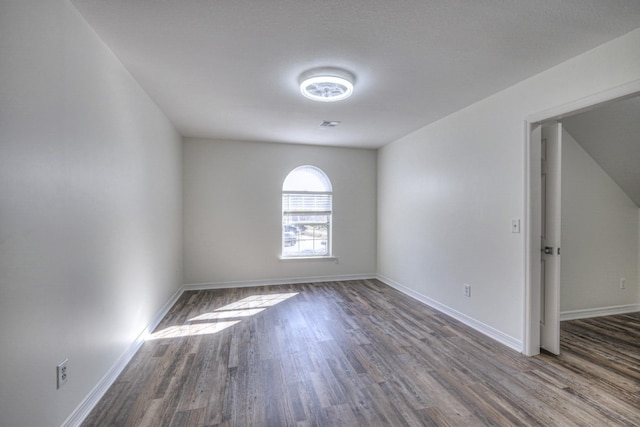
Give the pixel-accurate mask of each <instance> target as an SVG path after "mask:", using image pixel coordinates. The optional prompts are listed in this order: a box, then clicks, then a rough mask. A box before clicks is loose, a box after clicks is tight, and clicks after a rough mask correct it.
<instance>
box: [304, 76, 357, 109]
mask: <svg viewBox="0 0 640 427" xmlns="http://www.w3.org/2000/svg"><path fill="white" fill-rule="evenodd" d="M353 81H354V77H353V74H351V73H350V72H348V71H346V70H342V69H340V68H314V69H312V70H309V71H307V72H305V73H303V74H302V75H301V76H300V93H302V95H304V96H305V97H306V98H309V99H312V100H314V101H320V102H334V101H341V100H343V99H347V98H348V97H350V96H351V94H352V93H353Z"/></svg>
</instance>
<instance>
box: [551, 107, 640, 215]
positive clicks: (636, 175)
mask: <svg viewBox="0 0 640 427" xmlns="http://www.w3.org/2000/svg"><path fill="white" fill-rule="evenodd" d="M562 123H563V126H564V127H565V129H566V130H567V132H569V133H570V134H571V136H572V137H573V138H574V139H575V140H576V141H577V142H578V143H579V144H580V145H581V146H582V148H584V150H585V151H586V152H587V153H589V155H590V156H591V157H592V158H593V159H594V160H595V161H596V163H598V165H600V167H601V168H602V169H603V170H604V171H605V172H606V173H607V174H608V175H609V176H610V177H611V178H612V179H613V180H614V181H615V182H616V184H618V186H619V187H620V188H621V189H622V190H623V191H624V192H625V193H626V194H627V195H628V196H629V197H630V198H631V199H632V200H633V201H634V202H635V204H636V205H637V206H640V96H635V97H632V98H629V99H625V100H622V101H616V102H612V103H610V104H607V105H604V106H601V107H598V108H596V109H593V110H590V111H587V112H584V113H581V114H578V115H575V116H571V117H568V118H565V119H563V120H562Z"/></svg>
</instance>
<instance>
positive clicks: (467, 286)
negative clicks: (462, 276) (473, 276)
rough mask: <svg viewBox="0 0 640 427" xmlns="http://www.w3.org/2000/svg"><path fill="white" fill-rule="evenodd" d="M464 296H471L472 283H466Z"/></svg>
mask: <svg viewBox="0 0 640 427" xmlns="http://www.w3.org/2000/svg"><path fill="white" fill-rule="evenodd" d="M464 296H465V297H470V296H471V285H468V284H466V283H465V284H464Z"/></svg>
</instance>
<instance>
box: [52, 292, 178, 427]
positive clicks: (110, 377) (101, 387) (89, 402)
mask: <svg viewBox="0 0 640 427" xmlns="http://www.w3.org/2000/svg"><path fill="white" fill-rule="evenodd" d="M182 292H183V289H182V288H180V289H179V290H178V291H176V293H175V294H173V295H172V296H171V298H170V299H169V301H167V303H166V304H165V305H164V306H163V307H162V308H161V309H160V310H159V311H158V312H157V313H156V315H155V316H154V317H153V319H152V321H151V323H149V325H148V326H147V327H146V328H145V329H144V330H143V331H142V332H141V333H140V334H139V335H138V337H137V338H136V339H135V340H134V341H133V342H132V343H131V344H130V345H129V346H128V347H127V348H126V349H125V351H124V352H123V353H122V354H121V355H120V357H118V359H117V360H116V363H115V364H114V365H113V366H112V367H111V369H109V371H108V372H107V373H106V374H105V376H104V377H102V379H101V380H100V381H99V382H98V384H96V386H95V387H94V388H93V390H91V391H90V392H89V394H88V395H87V397H85V398H84V399H83V400H82V402H80V405H78V407H77V408H76V409H75V410H74V411H73V412H72V413H71V415H69V417H68V418H67V419H66V420H65V422H64V423H62V427H77V426H80V424H82V422H83V421H84V419H85V418H86V417H87V416H88V415H89V413H90V412H91V410H92V409H93V408H94V407H95V406H96V405H97V404H98V402H99V401H100V399H102V396H104V394H105V393H106V392H107V390H109V387H111V385H112V384H113V383H114V382H115V381H116V379H117V378H118V376H119V375H120V374H121V373H122V371H123V370H124V368H125V367H126V366H127V364H128V363H129V362H130V361H131V359H132V358H133V356H134V355H135V354H136V352H137V351H138V350H139V349H140V347H142V344H144V342H145V340H146V338H147V336H148V335H149V334H150V333H151V332H152V331H153V330H154V329H155V328H156V326H158V324H159V323H160V321H162V319H163V318H164V317H165V316H166V315H167V313H168V312H169V310H171V307H173V305H174V304H175V303H176V301H178V298H180V295H182Z"/></svg>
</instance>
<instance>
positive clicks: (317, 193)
mask: <svg viewBox="0 0 640 427" xmlns="http://www.w3.org/2000/svg"><path fill="white" fill-rule="evenodd" d="M332 191H333V189H332V187H331V181H330V180H329V177H327V175H326V174H325V173H324V172H323V171H322V170H321V169H319V168H317V167H315V166H309V165H305V166H300V167H297V168H295V169H294V170H292V171H291V172H289V175H287V177H286V178H285V180H284V184H283V185H282V256H284V257H323V256H331V211H332Z"/></svg>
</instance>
